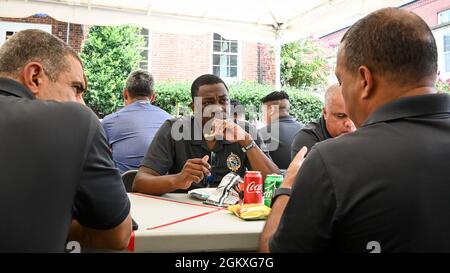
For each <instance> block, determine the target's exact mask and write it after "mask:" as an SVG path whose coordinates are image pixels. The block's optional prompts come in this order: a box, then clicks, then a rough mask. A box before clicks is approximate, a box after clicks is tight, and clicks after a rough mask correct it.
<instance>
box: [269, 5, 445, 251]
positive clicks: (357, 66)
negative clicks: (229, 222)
mask: <svg viewBox="0 0 450 273" xmlns="http://www.w3.org/2000/svg"><path fill="white" fill-rule="evenodd" d="M361 37H364V39H361ZM436 74H437V50H436V43H435V40H434V37H433V34H432V32H431V30H430V29H429V27H428V26H427V24H426V23H425V22H424V21H423V20H422V19H421V18H420V17H419V16H417V15H416V14H414V13H411V12H409V11H405V10H401V9H395V8H387V9H382V10H379V11H376V12H374V13H372V14H370V15H368V16H366V17H365V18H363V19H361V20H360V21H358V22H357V23H355V24H354V25H353V26H352V27H351V28H350V29H349V30H348V31H347V33H346V34H345V35H344V37H343V39H342V41H341V46H340V49H339V52H338V59H337V66H336V76H337V78H338V80H339V82H340V84H341V86H342V93H343V96H344V100H345V105H346V109H347V110H348V114H349V116H350V117H351V119H352V120H353V121H354V122H355V125H356V126H357V127H358V130H357V131H355V132H354V133H351V134H346V135H344V136H341V137H339V138H337V139H334V140H326V141H323V142H321V143H318V144H316V145H315V146H314V147H313V149H312V151H311V152H310V154H309V155H308V157H307V158H306V159H305V161H304V162H303V165H302V166H301V169H300V170H299V171H298V175H295V174H296V173H297V170H298V168H299V166H300V165H301V163H302V160H303V159H302V156H303V155H304V153H305V149H303V150H302V151H301V152H300V153H299V154H298V155H297V156H296V158H295V160H294V161H293V163H292V164H291V167H290V169H289V170H288V171H287V172H288V173H287V174H286V180H285V181H284V182H283V185H282V186H281V187H282V189H281V190H279V191H277V192H276V193H275V194H274V196H275V197H274V198H275V199H274V203H273V210H272V213H271V215H270V218H269V219H268V221H267V224H266V227H265V229H264V231H263V235H262V237H261V250H263V251H269V250H270V251H272V252H366V253H367V252H372V253H376V252H450V235H449V232H448V231H449V230H450V217H449V210H450V187H449V177H450V168H448V162H449V160H448V159H449V157H450V96H449V95H448V94H436V90H435V88H434V83H435V80H436ZM291 186H292V194H291V195H290V197H289V195H288V194H289V188H290V187H291Z"/></svg>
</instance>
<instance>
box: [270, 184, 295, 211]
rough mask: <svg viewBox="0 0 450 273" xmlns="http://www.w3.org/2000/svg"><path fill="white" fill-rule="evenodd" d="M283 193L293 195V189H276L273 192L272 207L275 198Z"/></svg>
mask: <svg viewBox="0 0 450 273" xmlns="http://www.w3.org/2000/svg"><path fill="white" fill-rule="evenodd" d="M281 195H287V196H291V189H289V188H277V189H275V191H274V192H273V195H272V202H271V203H270V207H272V206H273V203H275V200H276V199H277V197H278V196H281Z"/></svg>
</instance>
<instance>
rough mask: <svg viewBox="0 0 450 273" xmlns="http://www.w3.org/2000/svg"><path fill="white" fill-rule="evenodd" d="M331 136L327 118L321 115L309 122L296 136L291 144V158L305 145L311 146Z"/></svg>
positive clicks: (309, 148)
mask: <svg viewBox="0 0 450 273" xmlns="http://www.w3.org/2000/svg"><path fill="white" fill-rule="evenodd" d="M329 138H331V136H330V133H328V130H327V125H326V123H325V119H324V117H323V116H321V117H320V118H319V119H318V120H316V121H313V122H310V123H308V124H307V125H306V126H305V127H303V128H302V129H301V130H300V131H298V132H297V134H296V135H295V136H294V140H293V141H292V146H291V159H293V158H294V157H295V155H296V154H297V153H298V152H299V151H300V150H301V149H302V147H303V146H305V147H306V148H308V153H309V151H311V148H312V147H313V146H314V145H315V144H316V143H318V142H321V141H324V140H326V139H329Z"/></svg>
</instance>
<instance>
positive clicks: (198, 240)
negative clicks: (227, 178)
mask: <svg viewBox="0 0 450 273" xmlns="http://www.w3.org/2000/svg"><path fill="white" fill-rule="evenodd" d="M129 198H130V201H131V215H132V217H133V218H134V220H135V221H136V222H137V223H138V225H139V229H138V230H136V231H135V232H134V251H135V252H203V251H257V249H258V241H259V236H260V234H261V232H262V229H263V227H264V223H265V222H264V221H244V220H241V219H239V218H238V217H236V216H234V215H233V214H232V213H231V212H229V211H227V210H226V209H220V208H217V207H213V206H207V205H204V204H203V203H202V202H201V201H199V200H196V199H193V198H192V197H190V196H189V195H187V194H177V193H171V194H165V195H163V196H151V195H142V194H136V193H130V194H129Z"/></svg>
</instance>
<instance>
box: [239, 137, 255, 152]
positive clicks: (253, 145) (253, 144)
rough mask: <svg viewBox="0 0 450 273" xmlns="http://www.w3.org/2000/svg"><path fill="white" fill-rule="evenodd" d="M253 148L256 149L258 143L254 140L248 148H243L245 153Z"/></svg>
mask: <svg viewBox="0 0 450 273" xmlns="http://www.w3.org/2000/svg"><path fill="white" fill-rule="evenodd" d="M253 147H256V142H255V141H254V140H252V142H250V144H248V145H247V146H245V147H242V151H243V152H244V153H246V152H247V151H248V150H250V149H251V148H253Z"/></svg>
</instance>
